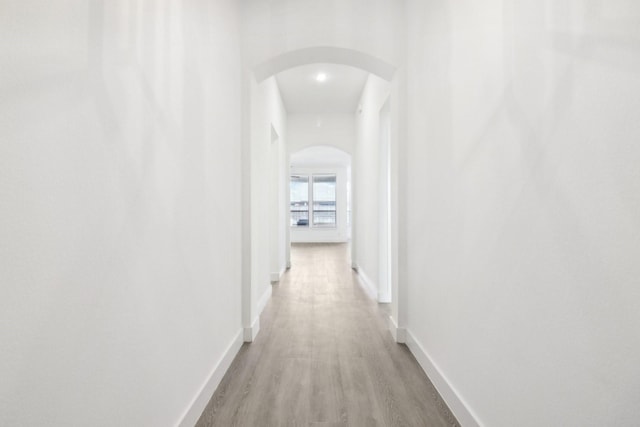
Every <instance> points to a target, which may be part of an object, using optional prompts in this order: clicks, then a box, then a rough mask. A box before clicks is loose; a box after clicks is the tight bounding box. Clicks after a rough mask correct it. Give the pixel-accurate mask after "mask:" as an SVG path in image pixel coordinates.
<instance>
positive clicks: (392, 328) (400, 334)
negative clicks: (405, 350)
mask: <svg viewBox="0 0 640 427" xmlns="http://www.w3.org/2000/svg"><path fill="white" fill-rule="evenodd" d="M387 321H388V323H389V332H391V336H392V337H393V340H394V341H395V342H397V343H400V344H404V343H405V342H407V330H406V329H405V328H399V327H398V324H397V323H396V320H395V319H394V318H393V317H392V316H389V318H388V319H387Z"/></svg>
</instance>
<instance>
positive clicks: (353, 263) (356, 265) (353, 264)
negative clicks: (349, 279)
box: [351, 261, 360, 273]
mask: <svg viewBox="0 0 640 427" xmlns="http://www.w3.org/2000/svg"><path fill="white" fill-rule="evenodd" d="M351 268H352V269H353V270H354V271H355V272H356V273H357V272H358V269H359V268H360V267H358V263H357V262H355V261H351Z"/></svg>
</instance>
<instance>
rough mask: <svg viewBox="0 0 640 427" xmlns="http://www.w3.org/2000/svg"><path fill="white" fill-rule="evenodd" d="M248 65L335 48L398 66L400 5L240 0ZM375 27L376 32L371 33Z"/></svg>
mask: <svg viewBox="0 0 640 427" xmlns="http://www.w3.org/2000/svg"><path fill="white" fill-rule="evenodd" d="M242 3H243V16H244V19H243V21H244V28H245V54H246V60H247V66H248V67H253V66H255V65H257V64H260V63H262V62H265V61H267V60H270V59H271V58H273V57H274V56H277V55H280V54H283V53H286V52H290V51H293V50H297V49H303V48H307V47H316V46H335V47H341V48H348V49H355V50H358V51H361V52H365V53H368V54H370V55H373V56H375V57H377V58H379V59H382V60H384V61H386V62H388V63H390V64H393V65H398V64H401V63H402V60H403V55H404V51H403V49H402V48H399V46H402V45H404V44H405V43H406V40H405V39H404V35H405V31H404V25H403V24H404V22H403V13H404V4H403V2H399V1H396V0H348V1H346V0H345V1H334V2H330V3H327V2H316V1H313V0H272V1H269V2H265V1H263V0H246V1H243V2H242ZM372 29H375V31H372Z"/></svg>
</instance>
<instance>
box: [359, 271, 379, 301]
mask: <svg viewBox="0 0 640 427" xmlns="http://www.w3.org/2000/svg"><path fill="white" fill-rule="evenodd" d="M357 272H358V276H360V280H359V282H360V285H361V286H362V289H364V291H365V292H366V293H367V295H369V297H370V298H371V299H373V300H375V301H378V289H377V287H376V286H375V285H374V283H373V282H372V281H371V279H370V278H369V276H367V274H366V273H365V272H364V270H363V269H362V268H360V267H358V270H357Z"/></svg>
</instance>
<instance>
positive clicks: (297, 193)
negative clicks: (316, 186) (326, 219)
mask: <svg viewBox="0 0 640 427" xmlns="http://www.w3.org/2000/svg"><path fill="white" fill-rule="evenodd" d="M290 188H291V206H290V211H291V226H292V227H308V226H309V177H308V176H299V175H292V176H291V185H290Z"/></svg>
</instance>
